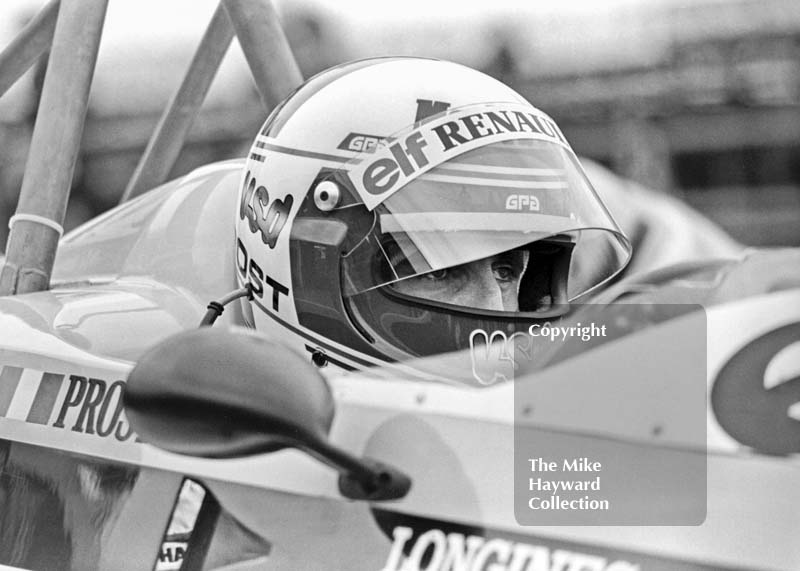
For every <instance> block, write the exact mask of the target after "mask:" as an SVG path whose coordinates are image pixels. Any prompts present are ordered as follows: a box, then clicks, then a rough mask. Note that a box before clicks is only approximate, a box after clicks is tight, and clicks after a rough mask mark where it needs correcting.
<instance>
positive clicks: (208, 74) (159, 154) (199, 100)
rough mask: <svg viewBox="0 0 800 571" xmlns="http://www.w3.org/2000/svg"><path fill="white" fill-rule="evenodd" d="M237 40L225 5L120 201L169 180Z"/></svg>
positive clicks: (218, 10) (192, 62)
mask: <svg viewBox="0 0 800 571" xmlns="http://www.w3.org/2000/svg"><path fill="white" fill-rule="evenodd" d="M231 41H233V27H232V26H231V23H230V20H229V19H228V17H227V15H226V14H225V10H224V9H223V8H222V6H221V5H218V6H217V9H216V11H215V12H214V15H213V16H212V18H211V22H210V23H209V24H208V28H206V32H205V34H204V35H203V38H202V39H201V40H200V45H198V47H197V51H196V52H195V54H194V58H193V59H192V61H191V63H190V64H189V69H187V70H186V75H185V76H184V78H183V82H182V83H181V85H180V86H179V87H178V90H177V91H176V92H175V94H174V95H173V96H172V100H171V101H170V103H169V105H168V106H167V108H166V109H165V110H164V113H163V114H162V115H161V119H159V122H158V125H157V126H156V129H155V131H154V132H153V135H152V137H151V138H150V141H149V142H148V143H147V148H146V149H145V151H144V154H143V155H142V158H141V159H140V160H139V164H138V165H137V166H136V170H135V171H134V173H133V175H132V176H131V179H130V181H129V182H128V186H127V187H126V188H125V191H124V192H123V193H122V198H120V204H122V203H123V202H125V201H127V200H128V199H130V198H132V197H134V196H136V195H138V194H141V193H142V192H144V191H146V190H150V189H152V188H154V187H156V186H158V185H159V184H161V183H162V182H164V181H165V180H166V178H167V177H168V176H169V173H170V171H171V170H172V167H173V166H174V165H175V161H176V160H177V159H178V155H179V154H180V150H181V147H182V146H183V142H184V139H185V138H186V133H187V132H188V131H189V128H190V127H191V125H192V121H194V118H195V116H196V115H197V111H198V110H199V109H200V106H201V105H202V104H203V100H204V99H205V96H206V93H207V92H208V89H209V87H210V86H211V82H212V81H213V80H214V76H215V75H216V73H217V70H218V69H219V66H220V64H221V63H222V59H223V58H224V57H225V52H227V51H228V47H229V46H230V44H231Z"/></svg>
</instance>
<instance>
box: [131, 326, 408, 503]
mask: <svg viewBox="0 0 800 571" xmlns="http://www.w3.org/2000/svg"><path fill="white" fill-rule="evenodd" d="M123 399H124V406H125V412H126V415H127V417H128V421H129V422H130V424H131V426H132V428H133V430H134V431H135V432H136V433H137V434H138V435H139V436H140V437H141V438H142V440H144V441H145V442H148V443H150V444H153V445H155V446H158V447H160V448H163V449H165V450H168V451H170V452H175V453H178V454H187V455H191V456H200V457H204V458H236V457H241V456H248V455H252V454H261V453H269V452H274V451H276V450H280V449H282V448H286V447H294V448H298V449H301V450H304V451H306V452H308V453H309V454H311V455H313V456H314V457H316V458H318V459H319V460H321V461H323V462H325V463H326V464H328V465H330V466H332V467H334V468H335V469H337V470H338V471H339V472H340V479H339V488H340V491H341V492H342V494H343V495H345V496H346V497H349V498H352V499H368V500H382V499H396V498H400V497H403V496H404V495H405V494H406V493H407V492H408V489H409V488H410V486H411V482H410V480H409V478H408V477H407V476H405V475H404V474H402V473H401V472H399V471H398V470H396V469H394V468H392V467H390V466H387V465H385V464H380V463H378V462H375V461H372V460H369V459H360V458H357V457H354V456H352V455H350V454H349V453H347V452H346V451H344V450H341V449H338V448H336V447H335V446H333V445H331V443H330V442H329V441H328V432H329V430H330V427H331V424H332V423H333V417H334V408H335V407H334V402H333V396H332V394H331V391H330V388H329V386H328V383H327V382H326V381H325V379H324V378H323V377H322V375H320V373H319V372H318V371H317V369H316V368H315V367H314V366H313V365H312V364H311V363H310V362H309V361H308V360H307V359H306V358H304V356H302V355H299V354H298V353H296V352H295V351H293V350H291V349H290V348H288V347H286V346H284V345H282V344H280V343H278V342H276V341H274V340H271V339H268V338H267V337H264V336H262V335H260V334H257V333H255V332H250V331H247V330H245V329H238V330H230V331H226V330H222V329H216V328H213V327H202V328H200V329H196V330H192V331H188V332H183V333H179V334H177V335H174V336H172V337H170V338H168V339H166V340H165V341H163V342H162V343H160V344H159V345H157V346H156V347H155V348H153V349H151V350H150V351H148V352H147V353H145V354H144V355H143V356H142V358H141V359H140V360H139V362H138V363H137V364H136V366H135V367H134V368H133V370H132V371H131V373H130V375H129V376H128V382H127V387H126V390H125V393H124V395H123Z"/></svg>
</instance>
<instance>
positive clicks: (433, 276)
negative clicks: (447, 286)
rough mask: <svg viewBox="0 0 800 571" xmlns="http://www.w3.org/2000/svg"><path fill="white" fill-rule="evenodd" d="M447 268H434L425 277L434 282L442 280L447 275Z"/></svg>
mask: <svg viewBox="0 0 800 571" xmlns="http://www.w3.org/2000/svg"><path fill="white" fill-rule="evenodd" d="M447 273H448V272H447V270H446V269H445V270H434V271H432V272H428V273H427V274H425V278H426V279H429V280H431V281H434V282H438V281H441V280H443V279H445V278H446V277H447Z"/></svg>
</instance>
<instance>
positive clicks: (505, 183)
mask: <svg viewBox="0 0 800 571" xmlns="http://www.w3.org/2000/svg"><path fill="white" fill-rule="evenodd" d="M373 212H374V215H375V221H374V225H373V227H372V230H371V231H370V232H369V233H368V234H367V235H366V236H365V238H364V239H363V240H362V241H361V242H360V243H359V244H358V245H357V246H356V247H355V248H353V249H352V251H350V252H348V253H347V255H346V256H345V257H344V258H343V280H344V283H343V291H344V294H345V296H352V295H355V294H358V293H362V292H365V291H368V290H370V289H373V288H376V287H381V286H386V285H389V284H393V283H396V282H399V281H400V280H407V279H410V278H416V277H420V276H424V275H425V274H431V273H432V272H437V271H440V270H444V269H447V268H453V267H456V266H461V265H464V264H468V263H470V262H474V261H476V260H482V259H485V258H489V257H492V256H498V255H500V254H503V253H506V252H512V251H514V250H518V249H520V248H523V247H525V246H528V245H530V244H531V243H533V242H537V241H540V240H544V239H548V238H553V237H556V240H562V241H563V240H564V239H565V237H566V238H567V239H568V240H569V241H570V242H572V243H574V244H575V247H574V251H573V255H572V259H573V264H572V267H571V268H570V278H571V279H570V282H571V283H570V287H569V292H568V293H569V298H570V299H572V298H575V297H577V296H579V295H581V294H583V293H586V292H587V291H589V290H590V289H592V288H593V287H596V286H598V285H600V284H601V283H603V282H605V281H607V280H608V279H610V278H611V277H613V276H614V275H615V274H616V273H618V272H619V271H620V270H621V269H622V268H623V267H624V266H625V264H626V263H627V261H628V259H629V258H630V245H629V243H628V240H627V239H626V238H625V237H624V235H623V234H622V232H621V230H620V229H619V228H618V226H617V224H616V223H615V222H614V220H613V219H612V217H611V215H610V214H609V212H608V211H607V210H606V208H605V207H604V206H603V204H602V202H601V201H600V199H599V198H598V196H597V194H596V193H595V191H594V189H593V188H592V186H591V184H590V183H589V181H588V179H587V178H586V175H585V174H584V172H583V169H582V168H581V167H580V165H579V163H578V161H577V159H576V157H575V155H574V154H573V153H572V151H571V150H569V149H568V148H567V147H565V146H564V145H560V144H557V143H554V142H551V141H548V140H538V139H517V140H506V141H499V142H495V143H491V144H488V145H485V146H482V147H479V148H474V149H472V150H469V151H467V152H464V153H462V154H460V155H457V156H454V157H452V158H450V159H449V160H447V161H445V162H443V163H441V164H439V165H437V166H435V167H433V168H431V169H429V170H427V171H426V172H424V173H422V174H420V175H419V176H417V177H416V178H414V179H413V180H411V181H410V182H408V183H407V184H406V185H405V186H403V187H402V188H400V189H399V190H397V191H395V192H393V193H392V194H391V195H390V196H388V198H386V199H385V200H384V201H383V202H381V203H380V204H378V205H377V206H375V208H374V210H373ZM531 270H532V271H536V268H531Z"/></svg>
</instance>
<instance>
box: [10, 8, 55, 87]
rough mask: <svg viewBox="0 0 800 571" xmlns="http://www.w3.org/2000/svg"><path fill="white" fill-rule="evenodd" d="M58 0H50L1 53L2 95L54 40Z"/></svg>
mask: <svg viewBox="0 0 800 571" xmlns="http://www.w3.org/2000/svg"><path fill="white" fill-rule="evenodd" d="M58 4H59V0H51V1H50V2H49V3H48V4H47V5H46V6H45V7H44V8H42V9H41V10H40V11H39V13H38V14H36V16H34V17H33V18H32V19H31V20H30V22H28V24H27V25H26V26H25V27H24V28H23V29H22V31H21V32H20V33H19V34H18V35H17V37H16V38H14V39H13V40H12V41H11V43H10V44H8V45H7V46H6V48H5V49H4V50H3V52H2V53H0V97H2V96H3V94H5V92H6V91H8V88H9V87H11V86H12V85H14V83H16V81H17V80H18V79H19V78H20V77H22V74H24V73H25V72H26V71H28V69H29V68H30V67H31V66H32V65H33V64H34V63H35V62H36V60H37V59H39V57H40V56H41V55H42V54H43V53H45V52H46V51H47V50H48V49H49V48H50V44H51V43H52V42H53V31H54V30H55V28H56V18H57V17H58Z"/></svg>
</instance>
